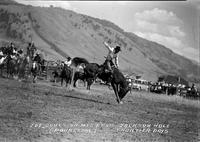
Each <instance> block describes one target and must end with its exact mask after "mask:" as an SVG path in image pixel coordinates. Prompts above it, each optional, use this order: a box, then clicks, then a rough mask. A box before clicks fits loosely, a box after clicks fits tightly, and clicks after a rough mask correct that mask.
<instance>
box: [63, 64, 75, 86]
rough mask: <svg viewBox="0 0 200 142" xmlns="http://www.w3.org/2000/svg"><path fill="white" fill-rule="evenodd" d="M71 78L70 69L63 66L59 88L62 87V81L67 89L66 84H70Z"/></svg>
mask: <svg viewBox="0 0 200 142" xmlns="http://www.w3.org/2000/svg"><path fill="white" fill-rule="evenodd" d="M71 76H72V69H71V68H70V67H68V66H66V65H65V66H64V67H63V68H62V70H61V72H60V78H61V86H63V80H65V82H66V87H67V86H68V84H70V83H71Z"/></svg>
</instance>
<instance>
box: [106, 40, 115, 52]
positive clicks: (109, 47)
mask: <svg viewBox="0 0 200 142" xmlns="http://www.w3.org/2000/svg"><path fill="white" fill-rule="evenodd" d="M104 45H105V46H106V47H107V48H108V50H109V51H113V48H112V47H111V46H110V45H108V43H107V42H104Z"/></svg>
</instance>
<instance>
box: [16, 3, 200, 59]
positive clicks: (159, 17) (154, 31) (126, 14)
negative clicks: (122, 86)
mask: <svg viewBox="0 0 200 142" xmlns="http://www.w3.org/2000/svg"><path fill="white" fill-rule="evenodd" d="M15 1H17V2H19V3H23V4H29V5H33V6H42V7H49V5H53V6H54V7H62V8H65V9H70V10H73V11H75V12H78V13H81V14H86V15H89V16H92V17H96V18H100V19H106V20H109V21H111V22H113V23H115V24H116V25H118V26H119V27H121V28H122V29H124V30H125V31H126V32H133V33H135V34H137V35H138V36H140V37H143V38H145V39H148V40H151V41H155V42H157V43H160V44H162V45H164V46H166V47H167V48H169V49H171V50H172V51H174V52H175V53H177V54H179V55H182V56H185V57H187V58H189V59H192V60H195V61H197V62H198V63H200V47H199V45H200V42H199V37H200V36H199V33H200V30H199V26H200V22H199V21H200V20H199V17H200V16H199V14H200V1H198V0H188V1H65V0H62V1H59V0H54V1H53V0H51V1H49V0H15Z"/></svg>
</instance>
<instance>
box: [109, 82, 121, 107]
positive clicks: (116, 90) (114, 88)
mask: <svg viewBox="0 0 200 142" xmlns="http://www.w3.org/2000/svg"><path fill="white" fill-rule="evenodd" d="M111 85H112V87H113V90H114V92H115V96H116V98H117V102H118V103H120V102H121V101H120V98H119V94H118V85H116V84H114V83H111Z"/></svg>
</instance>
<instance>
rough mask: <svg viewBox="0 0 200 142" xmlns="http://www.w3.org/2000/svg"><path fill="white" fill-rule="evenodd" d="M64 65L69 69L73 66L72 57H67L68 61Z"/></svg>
mask: <svg viewBox="0 0 200 142" xmlns="http://www.w3.org/2000/svg"><path fill="white" fill-rule="evenodd" d="M64 64H65V65H66V66H67V67H69V66H70V65H71V64H72V59H71V57H67V60H66V61H65V62H64Z"/></svg>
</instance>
